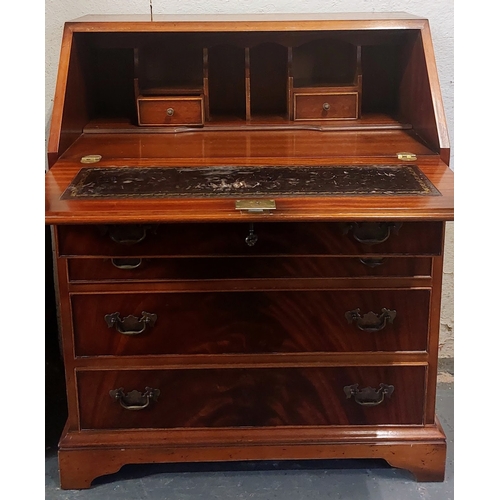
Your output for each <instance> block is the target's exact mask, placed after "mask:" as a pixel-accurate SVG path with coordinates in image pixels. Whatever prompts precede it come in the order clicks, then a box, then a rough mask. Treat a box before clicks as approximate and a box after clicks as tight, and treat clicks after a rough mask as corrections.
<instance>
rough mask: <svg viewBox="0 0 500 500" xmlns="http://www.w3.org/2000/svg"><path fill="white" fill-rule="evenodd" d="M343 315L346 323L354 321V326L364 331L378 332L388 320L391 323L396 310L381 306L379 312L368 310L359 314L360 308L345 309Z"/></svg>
mask: <svg viewBox="0 0 500 500" xmlns="http://www.w3.org/2000/svg"><path fill="white" fill-rule="evenodd" d="M345 317H346V319H347V322H348V323H356V326H357V327H358V328H359V329H360V330H363V331H364V332H379V331H380V330H382V329H383V328H385V326H386V325H387V323H388V322H389V323H392V322H393V321H394V318H395V317H396V311H390V310H389V309H386V308H385V307H383V308H382V312H381V314H375V313H374V312H372V311H370V312H369V313H366V314H363V316H361V310H360V309H359V308H358V309H354V310H353V311H347V312H346V313H345Z"/></svg>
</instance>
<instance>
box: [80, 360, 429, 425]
mask: <svg viewBox="0 0 500 500" xmlns="http://www.w3.org/2000/svg"><path fill="white" fill-rule="evenodd" d="M77 383H78V399H79V408H80V423H81V427H82V428H83V429H133V428H175V427H184V428H196V427H198V428H199V427H209V428H214V427H277V426H292V425H293V426H315V425H378V424H421V423H422V419H423V408H424V391H425V389H424V387H425V385H424V384H425V367H424V366H411V367H408V366H400V367H388V366H383V367H348V368H344V367H342V368H338V367H335V368H330V367H328V368H325V367H321V368H250V369H249V368H246V369H238V368H228V369H182V370H138V371H132V370H123V371H118V370H115V371H113V370H110V371H94V370H92V371H78V372H77ZM355 384H358V388H357V390H356V389H355V388H354V387H353V386H354V385H355ZM380 384H385V385H384V386H382V387H381V385H380ZM391 386H392V387H393V389H392V390H391V388H390V387H391ZM146 388H149V389H151V390H150V391H149V393H148V392H147V391H148V390H147V389H146ZM369 388H371V389H373V391H369ZM119 389H122V390H121V391H118V390H119ZM363 390H364V391H363ZM110 391H114V392H112V393H111V394H110ZM132 391H137V392H136V393H135V394H134V393H133V392H132ZM368 391H369V392H371V394H369V395H367V394H363V392H368ZM131 393H132V394H131ZM347 395H349V397H347ZM369 401H371V402H372V403H378V404H375V405H366V403H367V402H369ZM132 406H133V407H135V408H136V409H135V410H134V411H133V410H131V409H129V408H130V407H132ZM140 407H143V408H142V409H139V408H140Z"/></svg>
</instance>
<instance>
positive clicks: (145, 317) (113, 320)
mask: <svg viewBox="0 0 500 500" xmlns="http://www.w3.org/2000/svg"><path fill="white" fill-rule="evenodd" d="M157 317H158V316H157V315H156V314H154V313H148V312H145V311H142V317H141V318H140V319H139V318H138V317H137V316H132V315H130V316H126V317H125V318H123V319H121V318H120V313H119V312H115V313H112V314H106V315H105V316H104V321H106V324H107V325H108V328H111V327H113V326H114V327H115V329H116V331H117V332H118V333H121V334H122V335H139V334H140V333H143V332H144V331H145V330H146V327H147V326H151V327H153V326H154V325H155V323H156V319H157Z"/></svg>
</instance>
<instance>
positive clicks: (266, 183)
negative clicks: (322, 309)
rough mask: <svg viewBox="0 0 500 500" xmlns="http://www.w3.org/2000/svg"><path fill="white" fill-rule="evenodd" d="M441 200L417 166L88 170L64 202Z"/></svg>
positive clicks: (119, 168)
mask: <svg viewBox="0 0 500 500" xmlns="http://www.w3.org/2000/svg"><path fill="white" fill-rule="evenodd" d="M374 195H375V196H398V195H403V196H426V195H427V196H429V195H430V196H440V195H441V193H440V192H439V191H438V190H437V189H436V187H435V186H434V185H433V184H432V183H431V182H430V181H429V179H428V178H427V177H426V176H425V175H424V174H423V173H422V172H421V171H420V169H419V168H418V167H417V166H415V165H399V166H389V165H367V166H354V165H322V166H314V167H305V166H298V167H284V166H258V167H236V166H220V167H203V168H200V167H182V168H179V167H102V168H99V167H87V168H82V169H81V170H80V171H79V173H78V174H77V175H76V176H75V178H74V179H73V181H72V182H71V184H70V185H69V186H68V188H67V189H66V190H65V191H64V193H63V194H62V196H61V199H65V200H69V199H93V198H232V197H266V196H280V197H286V196H374Z"/></svg>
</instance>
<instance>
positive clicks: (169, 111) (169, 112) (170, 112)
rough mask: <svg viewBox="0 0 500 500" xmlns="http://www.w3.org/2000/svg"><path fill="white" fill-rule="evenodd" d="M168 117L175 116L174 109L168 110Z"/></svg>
mask: <svg viewBox="0 0 500 500" xmlns="http://www.w3.org/2000/svg"><path fill="white" fill-rule="evenodd" d="M167 115H168V116H174V108H168V109H167Z"/></svg>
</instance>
